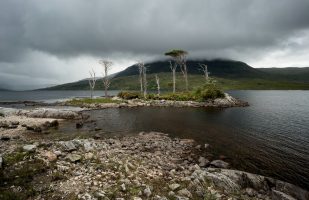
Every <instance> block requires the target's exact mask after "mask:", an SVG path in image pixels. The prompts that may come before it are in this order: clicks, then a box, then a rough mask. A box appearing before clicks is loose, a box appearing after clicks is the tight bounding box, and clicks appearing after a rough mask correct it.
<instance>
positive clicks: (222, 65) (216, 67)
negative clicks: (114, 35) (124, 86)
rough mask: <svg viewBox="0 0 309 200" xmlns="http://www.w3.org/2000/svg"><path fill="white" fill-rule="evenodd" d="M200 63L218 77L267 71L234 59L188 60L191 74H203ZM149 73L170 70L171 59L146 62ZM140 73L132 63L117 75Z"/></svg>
mask: <svg viewBox="0 0 309 200" xmlns="http://www.w3.org/2000/svg"><path fill="white" fill-rule="evenodd" d="M199 64H206V65H207V67H208V71H209V72H210V73H211V75H212V76H216V77H224V78H226V77H231V78H233V77H234V78H239V77H263V76H266V75H267V73H264V72H262V71H259V70H257V69H255V68H253V67H250V66H249V65H247V64H246V63H244V62H240V61H233V60H223V59H216V60H188V61H187V68H188V73H189V74H201V73H202V72H201V70H200V68H199ZM145 66H146V67H147V73H148V74H153V73H162V72H167V73H169V72H170V67H169V66H170V64H169V61H167V60H166V61H158V62H152V63H146V64H145ZM177 72H180V68H179V67H178V68H177ZM132 75H138V67H137V65H132V66H130V67H128V68H127V69H125V70H123V71H121V72H119V73H118V74H117V75H116V77H123V76H132Z"/></svg>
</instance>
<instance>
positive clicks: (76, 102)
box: [66, 98, 121, 106]
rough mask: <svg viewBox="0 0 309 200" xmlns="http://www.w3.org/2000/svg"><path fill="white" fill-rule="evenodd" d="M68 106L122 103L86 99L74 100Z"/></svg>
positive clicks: (68, 102)
mask: <svg viewBox="0 0 309 200" xmlns="http://www.w3.org/2000/svg"><path fill="white" fill-rule="evenodd" d="M66 103H67V104H68V105H72V106H79V105H83V104H96V103H97V104H99V103H121V101H118V100H113V99H111V98H95V99H91V98H84V99H72V100H69V101H67V102H66Z"/></svg>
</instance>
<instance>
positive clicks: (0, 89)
mask: <svg viewBox="0 0 309 200" xmlns="http://www.w3.org/2000/svg"><path fill="white" fill-rule="evenodd" d="M0 91H10V90H8V89H4V88H0Z"/></svg>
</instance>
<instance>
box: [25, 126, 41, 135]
mask: <svg viewBox="0 0 309 200" xmlns="http://www.w3.org/2000/svg"><path fill="white" fill-rule="evenodd" d="M26 129H27V130H29V131H33V132H36V133H41V132H42V128H41V127H39V126H37V125H30V126H29V125H26Z"/></svg>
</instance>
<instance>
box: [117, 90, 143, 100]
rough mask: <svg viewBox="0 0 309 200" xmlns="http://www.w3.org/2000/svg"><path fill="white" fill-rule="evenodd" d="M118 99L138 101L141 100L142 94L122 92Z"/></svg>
mask: <svg viewBox="0 0 309 200" xmlns="http://www.w3.org/2000/svg"><path fill="white" fill-rule="evenodd" d="M117 96H118V97H120V98H122V99H127V100H128V99H137V98H140V97H141V96H140V94H139V93H138V92H127V91H121V92H119V93H118V95H117Z"/></svg>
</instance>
